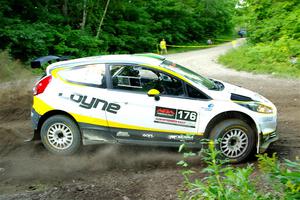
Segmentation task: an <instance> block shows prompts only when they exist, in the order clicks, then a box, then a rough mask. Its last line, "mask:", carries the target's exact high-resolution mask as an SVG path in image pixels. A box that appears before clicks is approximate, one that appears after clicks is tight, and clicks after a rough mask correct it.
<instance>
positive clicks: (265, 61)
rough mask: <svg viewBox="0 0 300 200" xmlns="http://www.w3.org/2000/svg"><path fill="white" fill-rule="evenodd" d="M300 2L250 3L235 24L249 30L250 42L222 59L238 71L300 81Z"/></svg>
mask: <svg viewBox="0 0 300 200" xmlns="http://www.w3.org/2000/svg"><path fill="white" fill-rule="evenodd" d="M299 15H300V2H299V1H298V0H283V1H276V0H263V1H257V0H247V1H243V3H242V4H241V5H240V6H239V8H238V9H237V16H236V17H235V22H236V24H239V26H240V27H243V28H245V29H246V30H247V43H246V44H245V45H244V46H242V47H239V48H237V49H233V50H231V51H229V52H228V53H227V54H226V55H223V56H221V57H220V58H219V61H220V62H221V63H222V64H225V65H226V66H228V67H232V68H235V69H237V70H245V71H250V72H254V73H266V74H273V75H279V76H288V77H297V78H300V42H299V41H300V18H299Z"/></svg>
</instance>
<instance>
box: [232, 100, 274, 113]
mask: <svg viewBox="0 0 300 200" xmlns="http://www.w3.org/2000/svg"><path fill="white" fill-rule="evenodd" d="M236 103H237V104H239V105H241V106H244V107H246V108H248V109H250V110H252V111H255V112H259V113H265V114H271V113H273V108H271V107H269V106H266V105H264V104H262V103H260V102H254V101H253V102H236Z"/></svg>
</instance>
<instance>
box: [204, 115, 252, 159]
mask: <svg viewBox="0 0 300 200" xmlns="http://www.w3.org/2000/svg"><path fill="white" fill-rule="evenodd" d="M209 138H210V139H211V140H214V141H215V147H216V149H217V150H219V151H220V153H221V156H222V157H223V158H226V159H228V160H229V162H230V163H239V162H243V161H245V160H246V159H247V158H249V156H250V155H251V154H252V152H253V150H254V148H255V133H254V131H253V129H252V128H251V127H250V126H249V125H248V124H247V123H246V122H244V121H242V120H239V119H228V120H224V121H222V122H220V123H219V124H217V125H216V126H215V127H214V128H213V129H212V131H211V133H210V137H209Z"/></svg>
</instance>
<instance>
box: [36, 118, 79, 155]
mask: <svg viewBox="0 0 300 200" xmlns="http://www.w3.org/2000/svg"><path fill="white" fill-rule="evenodd" d="M41 140H42V142H43V144H44V146H45V147H46V148H47V149H48V150H49V151H51V152H53V153H55V154H59V155H71V154H74V153H75V152H76V151H78V150H79V148H80V147H81V134H80V131H79V128H78V126H77V124H76V123H75V122H74V121H73V120H72V119H70V118H69V117H66V116H64V115H55V116H52V117H49V118H48V119H47V120H46V121H45V122H44V123H43V125H42V127H41Z"/></svg>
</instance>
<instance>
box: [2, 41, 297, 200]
mask: <svg viewBox="0 0 300 200" xmlns="http://www.w3.org/2000/svg"><path fill="white" fill-rule="evenodd" d="M230 48H232V47H231V45H230V44H226V45H223V46H220V47H216V48H211V49H206V50H198V51H192V52H187V53H180V54H173V55H168V57H169V58H170V59H172V60H174V61H176V62H178V63H180V64H183V65H185V66H189V67H191V68H193V69H194V70H196V71H198V72H200V73H202V74H204V75H207V76H209V77H213V78H217V79H221V80H224V81H227V82H230V83H234V84H237V85H240V86H243V87H246V88H249V89H251V90H255V91H257V92H259V93H261V94H262V95H264V96H266V97H267V98H269V99H270V100H271V101H273V102H274V103H275V105H276V106H277V107H278V111H279V125H278V131H279V133H280V134H281V139H280V140H279V141H278V142H276V143H275V144H274V145H272V147H271V151H276V152H278V154H279V155H280V156H281V157H289V158H293V157H295V156H296V155H298V156H299V155H300V153H299V152H300V132H299V131H300V109H299V108H300V89H299V88H300V80H290V79H281V78H274V77H271V76H267V75H254V74H249V73H245V72H237V71H234V70H231V69H226V68H224V67H223V66H221V65H219V64H217V63H216V59H217V57H218V56H219V55H220V54H222V53H224V52H226V51H227V50H228V49H230ZM32 85H33V82H32V81H19V82H17V83H6V84H1V85H0V95H1V99H0V199H123V200H128V199H176V197H177V190H178V189H180V187H181V184H182V182H183V178H182V176H181V175H180V168H179V167H177V166H176V162H177V161H179V160H180V159H181V155H180V154H178V153H177V152H176V150H174V149H165V148H158V149H157V148H147V147H131V146H112V145H103V146H87V147H85V148H84V150H83V151H82V152H81V153H80V154H79V155H76V156H72V157H57V156H54V155H51V154H49V153H48V152H47V151H45V150H44V148H43V146H42V145H41V144H39V143H28V142H27V143H26V142H24V140H26V139H28V138H30V136H31V133H32V129H31V123H30V106H31V98H32V97H31V88H32ZM191 162H192V166H193V167H195V168H196V167H197V168H201V166H202V162H201V161H199V160H198V159H197V158H195V159H192V160H191Z"/></svg>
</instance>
